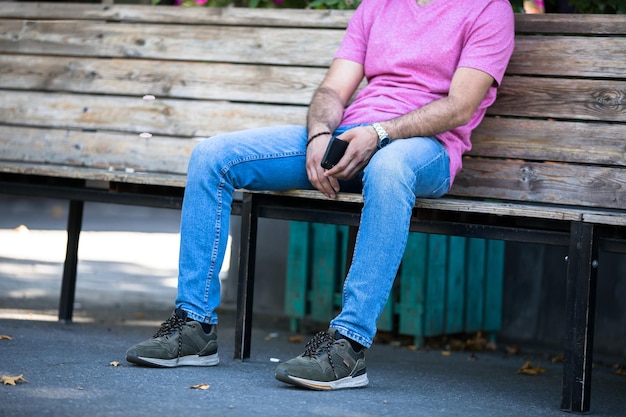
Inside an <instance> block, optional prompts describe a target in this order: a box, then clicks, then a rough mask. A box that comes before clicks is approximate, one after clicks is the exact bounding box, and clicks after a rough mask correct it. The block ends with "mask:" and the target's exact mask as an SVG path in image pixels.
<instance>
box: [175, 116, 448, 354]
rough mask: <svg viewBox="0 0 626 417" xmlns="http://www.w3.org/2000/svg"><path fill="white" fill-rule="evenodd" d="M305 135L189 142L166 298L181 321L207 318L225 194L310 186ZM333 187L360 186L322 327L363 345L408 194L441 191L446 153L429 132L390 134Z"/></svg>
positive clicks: (221, 245)
mask: <svg viewBox="0 0 626 417" xmlns="http://www.w3.org/2000/svg"><path fill="white" fill-rule="evenodd" d="M350 127H353V126H348V127H342V128H339V129H337V131H336V132H335V133H336V134H340V133H341V132H343V131H345V130H346V129H349V128H350ZM306 139H307V129H306V128H305V127H303V126H277V127H268V128H260V129H253V130H246V131H239V132H234V133H227V134H223V135H218V136H214V137H212V138H209V139H206V140H204V141H202V142H200V143H199V144H198V145H197V146H196V147H195V149H194V151H193V152H192V155H191V158H190V161H189V168H188V175H187V185H186V189H185V198H184V202H183V208H182V214H181V245H180V258H179V277H178V297H177V299H176V307H178V308H181V309H183V310H185V311H186V312H187V314H188V315H189V317H190V318H193V319H195V320H198V321H201V322H205V323H211V324H216V323H217V315H216V313H215V309H216V308H217V307H218V305H219V303H220V283H219V271H220V268H221V266H222V262H223V259H224V254H225V252H226V243H227V240H228V232H229V222H230V209H231V205H232V195H233V191H234V190H235V189H238V188H246V189H250V190H274V191H278V190H290V189H312V188H313V186H312V185H311V183H310V182H309V180H308V177H307V173H306V168H305V160H306V149H305V143H306ZM341 186H342V190H344V191H345V190H346V189H350V190H351V191H360V190H362V192H363V199H364V201H365V204H364V206H363V211H362V214H361V224H360V226H359V231H358V234H357V239H356V245H355V249H354V256H353V261H352V265H351V266H350V270H349V272H348V276H347V277H346V280H345V285H344V290H343V307H342V310H341V313H339V315H338V316H337V317H336V318H335V319H333V320H332V321H331V323H330V326H331V327H335V328H337V329H338V330H339V332H340V333H341V334H343V335H345V336H347V337H349V338H351V339H353V340H355V341H357V342H358V343H360V344H362V345H363V346H365V347H369V346H370V345H371V344H372V340H373V338H374V335H375V334H376V321H377V319H378V317H379V315H380V313H381V311H382V309H383V307H384V306H385V303H386V301H387V298H388V296H389V293H390V291H391V287H392V284H393V281H394V279H395V276H396V273H397V270H398V267H399V266H400V260H401V259H402V255H403V253H404V249H405V247H406V241H407V237H408V231H409V220H410V217H411V211H412V209H413V206H414V204H415V198H416V197H432V198H435V197H440V196H442V195H443V194H445V193H446V192H447V191H448V188H449V186H450V172H449V160H448V153H447V151H446V150H445V149H444V147H443V146H442V145H441V143H440V142H439V141H437V140H436V139H434V138H424V137H418V138H411V139H403V140H396V141H392V142H391V143H390V144H389V145H387V146H386V147H384V148H383V149H381V150H379V151H378V152H376V153H375V154H374V155H373V156H372V158H371V160H370V162H369V164H368V165H367V167H366V168H365V169H364V171H363V173H362V175H361V176H359V178H357V179H355V180H352V181H349V182H343V183H341Z"/></svg>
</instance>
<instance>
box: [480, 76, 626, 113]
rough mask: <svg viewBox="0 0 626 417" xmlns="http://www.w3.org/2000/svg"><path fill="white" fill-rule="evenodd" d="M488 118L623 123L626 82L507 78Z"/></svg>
mask: <svg viewBox="0 0 626 417" xmlns="http://www.w3.org/2000/svg"><path fill="white" fill-rule="evenodd" d="M488 114H491V115H505V116H519V117H540V118H560V119H570V120H571V119H579V120H601V121H607V122H626V80H624V81H607V80H580V79H559V78H534V77H521V76H513V77H507V78H505V79H504V80H503V82H502V86H501V87H500V89H499V90H498V99H497V100H496V102H495V103H494V104H493V106H492V107H490V108H489V110H488Z"/></svg>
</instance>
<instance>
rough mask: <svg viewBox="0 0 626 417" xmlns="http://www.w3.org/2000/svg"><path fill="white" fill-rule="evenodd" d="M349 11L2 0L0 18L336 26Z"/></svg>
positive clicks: (340, 25) (342, 24)
mask: <svg viewBox="0 0 626 417" xmlns="http://www.w3.org/2000/svg"><path fill="white" fill-rule="evenodd" d="M352 13H353V12H352V11H349V10H302V9H282V10H280V12H279V13H277V12H276V11H275V10H272V9H251V8H246V7H226V8H217V7H201V8H198V7H193V8H187V7H170V6H156V7H155V6H146V5H102V4H83V3H57V2H54V3H29V7H23V5H19V4H18V3H12V2H4V3H2V7H0V18H10V19H37V20H59V19H62V20H66V19H72V20H105V21H120V22H132V23H161V24H163V23H168V24H176V23H184V24H189V25H213V24H216V25H220V26H221V25H243V26H275V27H281V26H282V27H311V28H339V29H343V28H345V27H346V26H347V24H348V20H349V19H350V16H352Z"/></svg>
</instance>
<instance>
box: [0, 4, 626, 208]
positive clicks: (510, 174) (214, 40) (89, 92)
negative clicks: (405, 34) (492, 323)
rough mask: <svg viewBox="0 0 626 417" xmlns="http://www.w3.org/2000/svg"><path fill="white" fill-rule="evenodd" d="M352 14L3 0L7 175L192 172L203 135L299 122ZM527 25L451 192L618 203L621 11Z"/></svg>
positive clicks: (625, 168) (623, 55)
mask: <svg viewBox="0 0 626 417" xmlns="http://www.w3.org/2000/svg"><path fill="white" fill-rule="evenodd" d="M5 6H6V7H5ZM350 15H351V12H347V11H313V10H280V11H277V10H266V9H246V8H228V9H214V8H202V9H184V8H171V7H148V6H128V5H111V6H108V5H87V4H70V5H68V4H46V3H41V4H38V3H35V4H34V7H31V8H24V7H19V5H18V4H12V3H6V4H4V5H3V8H2V9H0V68H2V76H1V77H0V149H1V150H0V155H1V156H0V159H1V161H0V169H2V170H4V171H6V172H10V171H11V170H14V169H17V168H15V164H19V163H20V162H24V163H26V162H28V163H29V164H30V165H29V169H34V166H35V165H34V164H36V163H50V164H58V165H59V166H61V167H62V166H68V167H72V166H74V167H81V169H82V168H89V167H94V168H98V169H110V168H113V171H116V170H124V169H128V168H130V169H133V170H138V171H143V172H148V173H149V172H158V173H163V174H168V173H169V174H172V175H176V176H183V177H184V172H185V167H186V161H187V158H188V156H189V152H190V150H191V148H192V147H193V144H194V143H195V140H197V139H198V138H202V137H209V136H213V135H215V134H217V133H221V132H226V131H231V130H237V129H241V128H247V127H255V126H265V125H270V124H283V123H298V124H302V123H304V119H305V115H306V106H307V105H308V103H309V100H310V98H311V95H312V93H313V91H314V89H315V87H316V86H317V85H318V84H319V82H320V81H321V79H322V77H323V76H324V73H325V70H326V67H327V66H328V64H329V63H330V60H331V58H332V54H333V52H334V51H335V50H336V48H337V46H338V44H339V42H340V40H341V36H342V34H343V29H344V28H345V26H346V24H347V22H348V19H349V17H350ZM516 32H517V36H516V50H515V52H514V55H513V57H512V60H511V64H510V65H509V68H508V71H507V75H506V76H505V79H504V81H503V83H502V86H501V89H500V91H499V97H498V100H497V101H496V103H495V104H494V105H493V106H492V107H491V108H490V109H489V111H488V115H487V117H486V118H485V121H484V122H483V124H482V125H481V126H480V127H479V128H478V129H477V130H476V132H475V134H474V136H473V143H474V147H473V149H472V150H471V152H469V153H468V155H467V156H466V157H465V161H464V169H463V172H462V173H461V174H460V175H459V176H458V177H457V180H456V182H455V185H454V187H453V189H452V190H451V193H450V194H451V195H452V196H463V197H471V198H481V199H484V198H489V199H491V198H493V199H506V200H512V201H523V202H545V203H557V204H568V205H570V204H571V205H580V206H587V207H605V208H617V209H620V208H621V209H623V207H624V206H626V201H624V200H625V198H626V144H625V143H626V140H625V139H626V104H625V103H626V16H620V15H616V16H610V15H597V16H596V15H594V16H585V17H584V19H581V18H580V16H570V15H543V16H537V15H517V16H516ZM304 45H306V47H304ZM144 95H154V96H155V97H156V100H144V99H143V96H144ZM148 134H149V135H148ZM140 135H141V136H140ZM150 135H151V137H150ZM42 143H43V144H45V145H42ZM53 144H54V145H53ZM46 146H47V148H46ZM154 148H159V149H154ZM97 152H101V153H106V155H95V154H94V153H97ZM164 155H166V157H165V158H164ZM152 158H158V159H160V160H158V161H152ZM164 161H166V162H164ZM3 165H4V166H3ZM125 180H127V181H135V180H134V179H133V178H125ZM174 181H175V182H176V183H180V182H181V180H180V179H176V180H174Z"/></svg>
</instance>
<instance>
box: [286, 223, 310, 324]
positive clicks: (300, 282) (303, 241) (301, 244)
mask: <svg viewBox="0 0 626 417" xmlns="http://www.w3.org/2000/svg"><path fill="white" fill-rule="evenodd" d="M287 256H288V258H287V282H286V283H285V314H286V315H287V316H289V317H292V318H303V317H305V315H306V314H307V308H306V299H307V280H308V277H309V272H310V271H309V259H308V257H309V223H307V222H297V221H292V222H289V247H288V250H287Z"/></svg>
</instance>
